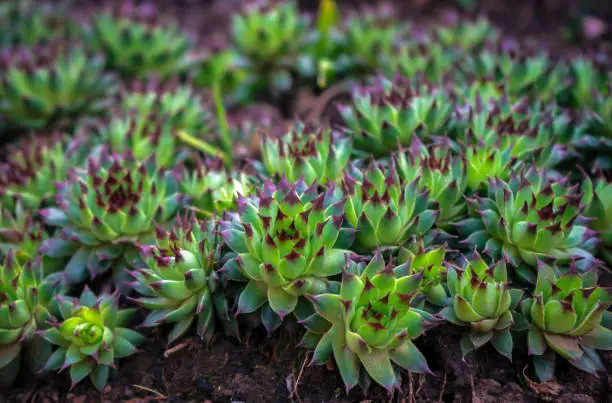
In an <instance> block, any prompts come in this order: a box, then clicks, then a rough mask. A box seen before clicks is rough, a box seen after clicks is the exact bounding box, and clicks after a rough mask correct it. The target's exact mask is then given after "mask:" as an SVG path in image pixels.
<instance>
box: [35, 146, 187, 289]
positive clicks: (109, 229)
mask: <svg viewBox="0 0 612 403" xmlns="http://www.w3.org/2000/svg"><path fill="white" fill-rule="evenodd" d="M177 190H178V185H177V183H176V181H175V180H174V177H173V175H172V174H171V173H170V172H165V171H163V170H160V169H158V168H157V167H156V164H155V161H154V160H148V161H146V162H143V163H139V162H138V161H136V160H135V159H134V157H133V155H131V154H130V153H124V154H111V153H109V152H108V150H107V149H101V150H99V156H98V157H97V158H95V157H93V156H91V157H90V158H89V159H88V162H87V167H86V168H81V169H75V170H73V171H71V173H70V175H69V179H68V180H67V181H66V182H64V183H61V184H59V186H58V193H57V197H56V198H57V204H58V207H53V208H48V209H44V210H42V211H41V215H42V216H43V219H44V220H45V222H46V223H47V224H48V225H52V226H56V227H59V231H58V233H57V235H55V236H54V237H53V238H51V239H49V240H47V241H45V243H44V244H43V247H42V249H43V252H44V253H45V254H46V255H48V256H51V257H69V258H70V260H69V261H68V263H67V264H66V267H65V270H64V273H65V279H66V281H67V282H68V283H80V282H83V281H85V280H86V279H87V278H88V277H89V276H91V277H94V276H96V275H98V274H100V273H103V272H105V271H107V270H109V269H111V268H112V269H113V274H114V275H115V279H116V281H115V284H116V285H117V287H119V288H120V289H122V290H123V282H122V281H121V280H122V279H124V278H125V276H126V273H125V272H124V270H123V269H124V268H126V267H134V266H135V265H138V264H139V263H140V257H139V250H138V248H137V244H149V243H151V242H154V240H155V226H154V222H157V223H160V224H161V223H165V222H167V221H168V220H169V219H171V218H172V217H174V215H175V213H176V211H177V209H178V208H179V207H181V205H182V204H183V203H184V202H185V201H186V198H185V197H184V196H183V195H181V194H179V193H178V192H177Z"/></svg>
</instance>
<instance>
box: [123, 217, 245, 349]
mask: <svg viewBox="0 0 612 403" xmlns="http://www.w3.org/2000/svg"><path fill="white" fill-rule="evenodd" d="M222 245H223V243H222V241H221V237H220V236H219V233H218V230H217V222H215V221H208V222H206V221H202V222H198V221H197V220H196V219H195V217H194V216H192V215H189V216H185V217H177V219H176V222H175V224H174V225H173V226H172V228H171V229H170V231H166V230H162V229H160V230H159V231H158V234H157V242H156V243H155V245H153V246H143V247H142V250H143V254H144V257H145V260H146V264H147V267H146V268H145V269H141V270H138V271H135V272H133V273H132V274H133V276H134V277H135V281H134V282H132V285H133V286H134V288H135V289H136V291H137V292H138V293H139V294H140V295H141V296H140V297H139V298H138V299H137V300H136V302H138V304H140V305H141V306H142V307H144V308H145V309H147V310H149V311H150V313H149V314H148V316H147V318H146V319H145V321H144V323H143V324H142V326H145V327H152V326H159V325H162V324H164V323H168V324H171V325H172V330H171V331H170V334H169V335H168V344H170V343H172V342H173V341H175V340H176V339H178V338H179V337H181V336H182V335H183V334H185V332H186V331H188V330H189V329H190V328H191V327H192V326H193V325H194V324H195V326H196V329H197V333H198V335H199V336H200V337H201V338H202V339H205V340H206V341H207V342H210V341H211V340H212V338H213V336H214V334H215V317H216V316H218V317H219V319H220V320H221V321H223V322H224V324H228V325H229V326H231V325H232V323H234V324H235V322H234V320H233V319H234V318H233V316H232V317H231V318H230V315H229V312H228V308H229V305H228V303H227V301H226V299H225V298H224V296H223V292H222V290H221V289H220V287H219V278H218V276H217V274H216V272H215V270H216V269H217V268H218V267H217V266H218V265H219V262H220V260H221V247H222ZM233 328H235V326H233Z"/></svg>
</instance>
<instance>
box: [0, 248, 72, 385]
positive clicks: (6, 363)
mask: <svg viewBox="0 0 612 403" xmlns="http://www.w3.org/2000/svg"><path fill="white" fill-rule="evenodd" d="M59 280H60V279H59V278H58V275H51V276H47V277H45V274H44V268H43V264H42V261H41V260H40V259H30V260H28V261H27V262H25V263H23V264H21V263H20V262H19V259H17V258H16V257H15V255H14V254H13V252H12V251H9V252H8V253H7V254H6V256H5V257H4V258H3V259H2V265H0V385H4V386H6V385H10V384H11V383H12V382H13V381H14V380H15V378H16V376H17V374H18V373H19V368H20V366H21V362H22V360H23V361H24V362H25V363H26V364H27V365H28V367H29V368H30V369H31V370H32V371H34V372H38V371H39V370H40V369H41V368H42V366H43V365H44V360H46V359H47V357H49V356H50V354H51V346H50V345H49V344H48V343H46V342H45V341H44V340H43V339H42V338H41V337H40V336H39V335H38V333H37V332H38V331H41V330H44V329H46V328H47V327H48V321H49V320H50V319H51V318H52V315H53V314H55V313H56V310H55V308H56V307H55V300H56V296H57V295H58V294H60V293H61V292H62V290H61V289H60V287H59V286H58V283H59ZM41 360H42V362H41Z"/></svg>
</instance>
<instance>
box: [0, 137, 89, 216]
mask: <svg viewBox="0 0 612 403" xmlns="http://www.w3.org/2000/svg"><path fill="white" fill-rule="evenodd" d="M87 148H88V144H87V142H86V140H85V138H84V137H82V136H77V137H73V138H72V139H70V138H68V137H66V136H62V135H60V134H54V135H52V136H48V137H44V136H32V137H26V138H24V139H22V140H21V141H19V142H18V143H16V144H12V145H9V146H8V148H7V158H6V160H5V161H4V163H2V164H0V195H1V196H2V202H3V205H5V206H7V207H9V206H13V207H14V205H15V202H14V201H15V200H17V201H18V202H19V203H21V204H22V205H23V207H24V208H26V209H38V208H40V207H47V206H49V205H53V204H54V200H53V198H54V195H55V191H56V189H55V183H56V182H63V181H65V180H66V178H67V175H68V171H69V170H70V169H71V168H73V167H75V166H80V165H82V164H83V163H84V162H85V160H86V155H87V152H88V151H89V150H88V149H87Z"/></svg>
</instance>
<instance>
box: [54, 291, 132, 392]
mask: <svg viewBox="0 0 612 403" xmlns="http://www.w3.org/2000/svg"><path fill="white" fill-rule="evenodd" d="M118 304H119V301H118V298H117V296H110V295H104V296H101V297H100V298H97V297H96V296H95V295H94V294H93V293H92V292H91V291H89V289H85V291H83V293H82V294H81V297H80V298H78V299H77V298H74V299H72V298H69V297H63V298H62V297H60V298H58V306H59V313H60V315H59V317H58V318H55V322H52V326H51V328H49V329H48V330H46V331H45V332H44V333H43V337H44V338H45V339H46V340H47V341H49V342H50V343H52V344H54V345H56V346H58V347H57V349H56V350H55V351H54V352H53V354H52V355H51V356H50V357H49V359H48V361H47V363H46V364H45V369H46V370H60V371H61V370H63V369H68V371H69V372H70V380H71V382H72V388H74V386H75V385H76V384H78V383H79V382H81V381H82V380H83V379H85V378H86V377H89V380H90V381H91V383H92V384H93V385H94V386H95V387H96V389H98V390H99V391H103V390H104V387H105V386H106V383H107V382H108V378H109V375H110V373H111V371H112V370H114V369H116V368H117V360H119V359H121V358H125V357H128V356H130V355H132V354H134V353H136V352H138V349H137V347H138V345H139V344H140V343H142V342H143V341H144V337H143V336H142V335H140V334H139V333H138V332H135V331H134V330H132V329H129V328H128V327H126V326H127V325H128V323H129V321H130V319H131V317H132V315H133V314H134V312H135V309H118Z"/></svg>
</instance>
